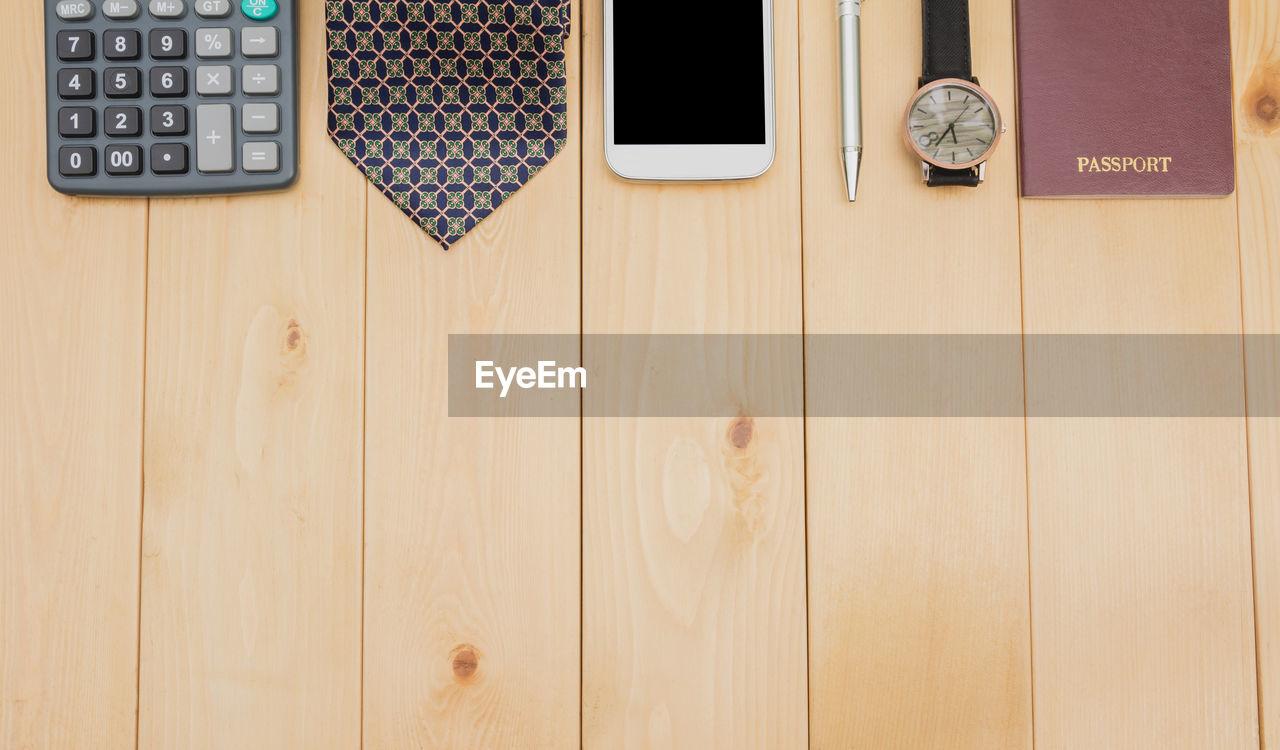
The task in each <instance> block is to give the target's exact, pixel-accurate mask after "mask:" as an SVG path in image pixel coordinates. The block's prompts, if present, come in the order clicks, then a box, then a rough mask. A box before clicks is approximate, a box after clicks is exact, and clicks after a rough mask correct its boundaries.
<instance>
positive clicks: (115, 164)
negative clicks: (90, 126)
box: [102, 146, 142, 176]
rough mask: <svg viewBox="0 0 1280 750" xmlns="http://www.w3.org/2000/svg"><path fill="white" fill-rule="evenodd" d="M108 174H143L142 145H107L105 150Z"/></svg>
mask: <svg viewBox="0 0 1280 750" xmlns="http://www.w3.org/2000/svg"><path fill="white" fill-rule="evenodd" d="M102 156H103V161H105V162H106V170H107V174H109V175H115V176H123V175H137V174H142V147H141V146H107V150H106V151H105V152H103V154H102Z"/></svg>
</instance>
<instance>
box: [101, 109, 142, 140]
mask: <svg viewBox="0 0 1280 750" xmlns="http://www.w3.org/2000/svg"><path fill="white" fill-rule="evenodd" d="M102 120H103V122H102V130H103V132H104V133H106V134H107V135H109V136H111V137H112V138H137V137H138V136H140V135H142V110H141V109H138V108H137V107H107V109H106V111H105V112H103V113H102Z"/></svg>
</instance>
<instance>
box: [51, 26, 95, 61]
mask: <svg viewBox="0 0 1280 750" xmlns="http://www.w3.org/2000/svg"><path fill="white" fill-rule="evenodd" d="M58 59H59V60H92V59H93V32H92V31H59V32H58Z"/></svg>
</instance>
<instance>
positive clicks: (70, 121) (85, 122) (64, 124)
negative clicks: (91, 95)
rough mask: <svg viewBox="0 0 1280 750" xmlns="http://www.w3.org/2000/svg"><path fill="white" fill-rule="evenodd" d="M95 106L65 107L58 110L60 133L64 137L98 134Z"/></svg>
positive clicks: (82, 136) (83, 136)
mask: <svg viewBox="0 0 1280 750" xmlns="http://www.w3.org/2000/svg"><path fill="white" fill-rule="evenodd" d="M96 122H97V118H96V115H95V114H94V111H93V107H63V108H62V109H59V110H58V135H60V136H62V137H63V138H92V137H93V136H95V135H97V125H96Z"/></svg>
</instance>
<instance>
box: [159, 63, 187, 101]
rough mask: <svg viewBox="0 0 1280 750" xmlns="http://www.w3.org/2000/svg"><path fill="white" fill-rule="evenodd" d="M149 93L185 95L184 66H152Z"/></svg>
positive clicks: (185, 71) (185, 76)
mask: <svg viewBox="0 0 1280 750" xmlns="http://www.w3.org/2000/svg"><path fill="white" fill-rule="evenodd" d="M151 95H152V96H162V97H173V96H186V95H187V69H186V68H152V69H151Z"/></svg>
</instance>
